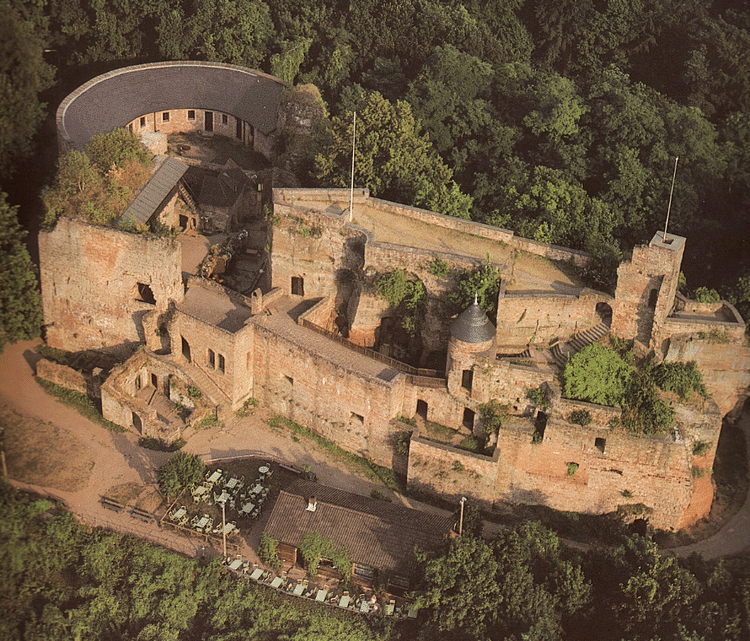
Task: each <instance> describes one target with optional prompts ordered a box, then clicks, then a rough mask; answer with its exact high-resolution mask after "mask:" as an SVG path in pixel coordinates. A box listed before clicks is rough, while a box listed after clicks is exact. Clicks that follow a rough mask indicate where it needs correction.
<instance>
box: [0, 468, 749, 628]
mask: <svg viewBox="0 0 750 641" xmlns="http://www.w3.org/2000/svg"><path fill="white" fill-rule="evenodd" d="M0 513H2V514H3V518H2V520H0V637H1V638H3V639H4V640H7V641H16V640H18V641H20V640H22V639H23V640H24V641H37V640H38V641H56V640H58V639H59V640H61V641H62V640H63V639H64V640H65V641H68V640H70V639H86V640H87V641H93V640H96V639H102V640H106V641H117V640H119V639H122V640H127V641H136V640H137V641H148V640H154V641H156V640H158V641H169V640H186V641H189V640H191V639H196V640H197V639H201V640H205V641H235V640H236V641H239V640H240V639H242V640H243V641H251V640H254V639H257V640H264V641H265V640H268V641H271V640H275V641H329V640H331V639H337V640H340V641H407V640H409V641H430V640H434V639H451V640H455V641H459V640H466V641H485V640H486V641H555V640H562V639H569V640H579V639H580V640H581V641H589V640H590V639H597V641H620V640H621V639H629V640H633V641H640V640H643V641H649V640H654V639H661V640H662V641H713V640H716V641H741V640H742V639H747V638H749V637H750V565H748V562H747V558H745V559H743V560H735V561H731V562H726V563H725V562H719V563H707V562H704V561H702V560H700V559H699V558H698V557H691V558H689V559H687V560H679V559H676V558H673V557H665V556H660V555H659V554H658V552H657V551H656V546H655V544H654V543H652V542H650V541H648V540H646V539H644V538H641V537H639V536H633V537H631V538H625V539H623V540H622V542H621V543H620V544H619V545H615V546H614V547H612V548H609V549H604V550H596V551H589V552H587V553H585V554H583V553H581V552H580V551H575V550H571V549H568V548H566V547H564V546H563V545H562V544H561V541H560V539H559V538H558V537H557V535H556V534H554V533H553V532H551V531H549V530H547V529H545V528H544V527H542V526H540V525H539V524H538V523H536V522H526V523H523V524H520V525H517V526H514V527H509V528H506V529H505V530H502V531H501V532H500V534H499V535H497V536H496V537H495V539H494V540H492V541H485V540H484V539H482V538H481V537H479V536H478V534H479V530H480V529H481V521H478V520H477V519H476V518H472V519H467V522H466V526H467V527H466V529H465V532H464V536H463V537H461V538H460V539H453V540H452V541H451V542H450V543H449V544H446V549H445V550H444V551H442V552H441V553H439V554H436V555H435V556H433V557H428V556H426V555H422V561H423V567H424V573H423V577H422V579H421V582H420V585H419V588H418V590H417V591H416V592H415V596H416V599H417V603H418V604H419V605H420V606H421V610H420V614H419V617H418V619H417V620H416V621H412V620H406V621H395V620H393V619H392V618H390V617H383V616H382V615H374V616H363V615H359V614H355V613H350V612H344V611H341V610H339V609H338V608H333V607H327V606H324V605H320V604H317V603H314V602H311V601H308V600H303V599H297V598H294V597H288V596H282V595H280V594H278V593H276V592H275V591H274V590H271V589H270V588H267V587H262V586H256V585H255V584H253V583H252V582H250V581H248V580H246V579H239V578H236V577H235V576H234V575H232V574H231V573H229V572H227V571H226V570H225V569H224V568H222V567H221V565H220V564H219V560H220V559H214V560H211V561H209V560H199V561H195V560H192V559H187V558H185V557H183V556H180V555H178V554H176V553H173V552H169V551H166V550H164V549H161V548H159V547H156V546H154V545H151V544H149V543H146V542H144V541H140V540H138V539H134V538H130V537H125V536H122V535H119V534H116V533H113V532H108V531H104V530H99V529H94V530H90V529H86V528H84V527H83V526H81V525H80V524H79V523H78V522H77V521H76V519H75V518H74V517H73V516H72V515H71V514H70V513H69V512H67V511H66V510H65V509H64V508H62V507H60V506H56V505H55V504H53V503H51V502H50V501H47V500H39V499H33V498H30V497H28V496H26V495H24V494H22V493H20V492H17V491H16V490H14V489H12V488H11V487H10V486H9V485H7V484H6V483H4V482H2V483H0Z"/></svg>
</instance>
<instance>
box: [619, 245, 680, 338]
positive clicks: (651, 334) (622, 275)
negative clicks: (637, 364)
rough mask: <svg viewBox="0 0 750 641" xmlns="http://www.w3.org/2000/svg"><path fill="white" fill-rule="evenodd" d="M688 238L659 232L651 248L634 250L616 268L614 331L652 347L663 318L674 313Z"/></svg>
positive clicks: (641, 247) (638, 247)
mask: <svg viewBox="0 0 750 641" xmlns="http://www.w3.org/2000/svg"><path fill="white" fill-rule="evenodd" d="M684 252H685V238H684V237H682V236H675V235H674V234H667V235H666V237H665V235H664V232H662V231H658V232H656V234H654V237H653V238H652V239H651V242H650V243H649V244H648V246H645V245H639V246H637V247H635V248H634V249H633V257H632V258H631V260H629V261H624V262H623V263H621V264H620V266H619V267H618V269H617V289H616V290H615V302H614V305H613V309H612V331H613V332H614V333H615V334H617V335H618V336H620V337H621V338H627V339H635V340H637V341H639V342H640V343H642V344H644V345H646V346H648V347H650V348H653V347H655V346H656V345H657V344H658V336H659V331H660V329H661V326H662V324H663V323H664V319H666V318H667V316H669V315H670V314H671V313H672V310H673V309H674V300H675V295H676V293H677V282H678V280H679V276H680V266H681V265H682V255H683V253H684Z"/></svg>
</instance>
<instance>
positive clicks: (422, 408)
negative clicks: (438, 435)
mask: <svg viewBox="0 0 750 641" xmlns="http://www.w3.org/2000/svg"><path fill="white" fill-rule="evenodd" d="M417 416H419V417H420V418H421V419H423V420H425V421H426V420H427V401H423V400H421V399H417Z"/></svg>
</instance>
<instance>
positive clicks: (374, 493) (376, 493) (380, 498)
mask: <svg viewBox="0 0 750 641" xmlns="http://www.w3.org/2000/svg"><path fill="white" fill-rule="evenodd" d="M370 496H371V497H372V498H374V499H377V500H378V501H386V502H387V503H391V502H392V499H391V497H390V496H388V495H387V494H385V493H384V492H381V491H380V490H378V489H373V490H371V491H370Z"/></svg>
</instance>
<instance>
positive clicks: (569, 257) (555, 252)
mask: <svg viewBox="0 0 750 641" xmlns="http://www.w3.org/2000/svg"><path fill="white" fill-rule="evenodd" d="M368 204H369V205H370V206H371V207H373V208H375V209H382V210H383V211H387V212H389V213H392V214H398V215H400V216H404V217H406V218H413V219H415V220H421V221H423V222H426V223H429V224H431V225H435V226H437V227H445V228H447V229H455V230H457V231H460V232H462V233H465V234H471V235H473V236H480V237H481V238H488V239H490V240H495V241H497V242H500V243H505V244H507V245H510V246H511V247H514V248H516V249H519V250H521V251H527V252H529V253H531V254H536V255H538V256H544V257H545V258H549V259H550V260H564V261H571V262H572V263H574V264H575V265H577V266H579V267H580V266H583V265H587V264H588V263H589V262H590V261H591V255H590V254H588V253H586V252H582V251H578V250H575V249H569V248H567V247H561V246H559V245H550V244H547V243H540V242H537V241H535V240H529V239H528V238H520V237H518V236H516V235H515V232H512V231H510V230H508V229H501V228H500V227H493V226H492V225H485V224H484V223H475V222H473V221H469V220H463V219H461V218H454V217H453V216H444V215H443V214H438V213H436V212H432V211H428V210H426V209H420V208H418V207H409V206H407V205H401V204H399V203H393V202H390V201H387V200H380V199H378V198H370V200H369V202H368Z"/></svg>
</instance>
